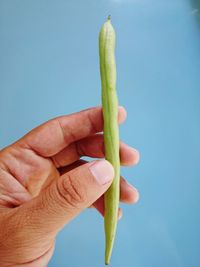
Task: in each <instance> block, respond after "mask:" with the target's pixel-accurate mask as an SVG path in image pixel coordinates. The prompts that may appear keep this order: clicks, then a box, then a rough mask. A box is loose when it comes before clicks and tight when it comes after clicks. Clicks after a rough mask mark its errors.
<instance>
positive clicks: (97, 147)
mask: <svg viewBox="0 0 200 267" xmlns="http://www.w3.org/2000/svg"><path fill="white" fill-rule="evenodd" d="M104 154H105V153H104V141H103V134H96V135H93V136H90V137H87V138H84V139H82V140H79V141H77V142H75V143H72V144H70V145H69V146H68V147H66V148H65V149H63V150H62V151H61V152H59V153H58V154H56V155H55V156H53V157H52V159H53V161H54V163H55V165H56V167H57V168H59V167H63V166H66V165H68V164H71V163H73V162H75V161H77V160H78V159H79V158H80V157H81V156H88V157H94V158H102V157H104V156H105V155H104ZM120 161H121V165H124V166H131V165H135V164H137V163H138V161H139V152H138V151H137V150H136V149H134V148H132V147H130V146H128V145H126V144H125V143H123V142H121V143H120Z"/></svg>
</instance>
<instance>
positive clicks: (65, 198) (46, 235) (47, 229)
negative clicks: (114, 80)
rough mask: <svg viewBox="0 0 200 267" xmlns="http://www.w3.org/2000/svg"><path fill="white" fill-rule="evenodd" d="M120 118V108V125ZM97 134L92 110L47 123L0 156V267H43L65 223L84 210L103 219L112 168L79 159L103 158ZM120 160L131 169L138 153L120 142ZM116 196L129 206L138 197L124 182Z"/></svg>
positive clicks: (96, 111)
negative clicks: (104, 199)
mask: <svg viewBox="0 0 200 267" xmlns="http://www.w3.org/2000/svg"><path fill="white" fill-rule="evenodd" d="M125 117H126V111H125V109H124V108H122V107H121V108H119V112H118V121H119V123H121V122H123V121H124V120H125ZM83 121H84V123H83ZM102 130H103V118H102V109H101V107H94V108H90V109H87V110H84V111H81V112H78V113H74V114H71V115H67V116H62V117H58V118H55V119H52V120H51V121H48V122H46V123H44V124H42V125H40V126H39V127H37V128H35V129H33V130H32V131H31V132H29V133H28V134H27V135H25V136H24V137H22V138H21V139H20V140H18V141H17V142H15V143H14V144H12V145H10V146H8V147H6V148H4V149H2V150H1V151H0V215H1V216H0V266H2V267H7V266H13V267H14V266H15V267H16V266H21V267H36V266H37V267H44V266H46V265H47V263H48V262H49V260H50V258H51V257H52V255H53V250H54V242H55V238H56V236H57V234H58V232H59V231H60V230H61V229H62V228H63V227H64V226H65V225H66V224H67V223H69V222H70V221H71V220H72V219H73V218H75V217H76V216H77V215H78V214H79V213H80V212H82V211H83V210H84V209H85V208H87V207H94V208H95V209H96V210H98V211H99V212H100V213H101V214H102V215H103V214H104V205H103V194H104V192H105V191H106V190H107V189H108V187H109V186H110V184H111V183H112V180H113V176H114V172H113V168H112V166H111V165H110V164H109V163H108V162H107V161H105V160H103V159H101V160H93V161H92V162H90V163H88V162H85V161H83V160H81V157H82V156H89V157H91V158H93V157H94V158H104V149H103V147H104V144H103V135H102V133H101V132H102ZM120 158H121V164H122V165H124V166H131V165H134V164H136V163H137V162H138V161H139V153H138V152H137V150H135V149H133V148H131V147H129V146H127V145H126V144H124V143H121V144H120ZM99 164H101V166H102V164H104V166H105V168H98V167H97V166H100V165H99ZM94 166H96V167H95V168H94ZM97 174H98V179H99V178H100V180H97V179H96V178H95V177H97V176H96V175H97ZM105 177H106V179H107V181H106V182H105V181H104V179H105ZM97 181H98V182H97ZM99 181H101V183H100V182H99ZM102 181H103V183H102ZM120 196H121V197H120V198H121V201H122V202H124V203H128V204H131V203H135V202H136V201H137V200H138V198H139V194H138V191H137V190H136V189H135V188H134V187H133V186H131V185H129V184H128V183H127V182H126V181H125V179H124V178H121V182H120ZM121 216H122V211H121V210H120V211H119V218H120V217H121Z"/></svg>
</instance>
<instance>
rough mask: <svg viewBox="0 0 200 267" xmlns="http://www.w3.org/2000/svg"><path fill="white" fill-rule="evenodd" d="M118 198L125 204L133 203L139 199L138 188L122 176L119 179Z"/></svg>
mask: <svg viewBox="0 0 200 267" xmlns="http://www.w3.org/2000/svg"><path fill="white" fill-rule="evenodd" d="M120 200H121V201H122V202H124V203H127V204H133V203H136V202H137V201H138V200H139V192H138V190H137V189H136V188H135V187H134V186H133V185H131V184H129V183H128V182H127V181H126V180H125V179H124V178H123V177H121V179H120Z"/></svg>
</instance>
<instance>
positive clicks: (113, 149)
mask: <svg viewBox="0 0 200 267" xmlns="http://www.w3.org/2000/svg"><path fill="white" fill-rule="evenodd" d="M99 56H100V73H101V85H102V107H103V119H104V146H105V158H106V159H107V160H108V161H109V162H110V163H111V164H112V165H113V167H114V171H115V177H114V180H113V182H112V185H111V186H110V187H109V189H108V190H107V192H106V193H105V196H104V204H105V216H104V229H105V239H106V244H105V264H106V265H107V264H109V263H110V257H111V254H112V249H113V244H114V239H115V235H116V229H117V221H118V207H119V194H120V191H119V182H120V157H119V127H118V98H117V92H116V64H115V30H114V28H113V26H112V25H111V21H110V17H108V19H107V21H106V22H105V23H104V24H103V26H102V28H101V30H100V34H99Z"/></svg>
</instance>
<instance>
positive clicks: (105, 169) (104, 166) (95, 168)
mask: <svg viewBox="0 0 200 267" xmlns="http://www.w3.org/2000/svg"><path fill="white" fill-rule="evenodd" d="M89 169H90V171H91V173H92V174H93V176H94V177H95V179H96V180H97V182H98V183H99V184H100V185H104V184H107V183H109V182H110V181H112V179H113V177H114V169H113V167H112V165H111V164H110V163H109V162H108V161H107V160H96V161H95V162H92V163H91V165H90V167H89Z"/></svg>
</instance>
